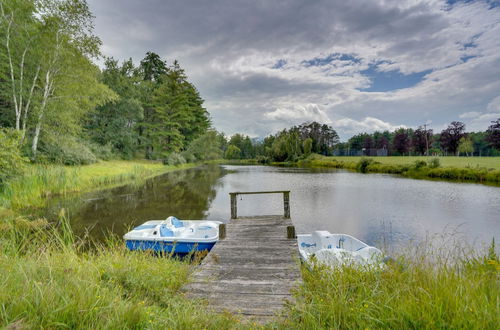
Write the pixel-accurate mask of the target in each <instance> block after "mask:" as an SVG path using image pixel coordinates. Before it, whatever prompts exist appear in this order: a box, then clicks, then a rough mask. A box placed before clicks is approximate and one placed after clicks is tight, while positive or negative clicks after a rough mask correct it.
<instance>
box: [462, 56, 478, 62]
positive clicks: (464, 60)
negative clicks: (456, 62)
mask: <svg viewBox="0 0 500 330" xmlns="http://www.w3.org/2000/svg"><path fill="white" fill-rule="evenodd" d="M475 57H477V56H474V55H465V56H462V57H460V59H461V60H462V62H464V63H465V62H467V61H468V60H470V59H471V58H475Z"/></svg>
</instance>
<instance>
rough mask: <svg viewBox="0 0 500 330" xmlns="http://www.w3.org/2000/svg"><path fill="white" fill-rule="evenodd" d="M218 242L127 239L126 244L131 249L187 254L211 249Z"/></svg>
mask: <svg viewBox="0 0 500 330" xmlns="http://www.w3.org/2000/svg"><path fill="white" fill-rule="evenodd" d="M215 243H216V242H175V241H174V242H171V241H147V240H126V241H125V245H126V246H127V248H128V249H129V250H131V251H136V250H139V251H154V252H167V253H177V254H187V253H192V252H197V251H210V250H211V249H212V247H213V246H214V245H215Z"/></svg>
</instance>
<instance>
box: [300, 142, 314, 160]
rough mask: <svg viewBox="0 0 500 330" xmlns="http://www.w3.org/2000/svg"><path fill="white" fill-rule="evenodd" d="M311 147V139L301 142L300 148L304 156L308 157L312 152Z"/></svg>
mask: <svg viewBox="0 0 500 330" xmlns="http://www.w3.org/2000/svg"><path fill="white" fill-rule="evenodd" d="M312 145H313V139H311V138H307V139H305V140H304V142H302V148H303V150H304V155H306V156H308V155H310V154H311V151H312Z"/></svg>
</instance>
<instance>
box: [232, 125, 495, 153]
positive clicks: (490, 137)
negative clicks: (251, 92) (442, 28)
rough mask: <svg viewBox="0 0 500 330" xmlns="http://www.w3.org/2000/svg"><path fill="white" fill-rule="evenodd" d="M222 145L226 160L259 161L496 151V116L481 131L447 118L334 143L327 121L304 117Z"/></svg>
mask: <svg viewBox="0 0 500 330" xmlns="http://www.w3.org/2000/svg"><path fill="white" fill-rule="evenodd" d="M223 148H225V149H224V150H225V152H224V155H225V158H226V159H251V158H257V159H258V160H260V161H262V162H268V161H278V162H281V161H295V160H297V159H299V158H303V157H306V156H308V155H309V154H311V153H317V154H322V155H326V156H333V155H336V156H377V155H384V156H409V155H420V156H423V155H429V156H431V155H434V156H437V155H443V156H446V155H465V156H472V155H474V156H500V118H499V119H497V120H496V121H493V122H492V123H491V125H490V126H489V127H488V129H487V130H486V131H485V132H470V133H467V132H466V131H465V124H464V123H462V122H458V121H453V122H452V123H450V124H449V125H448V127H447V128H445V129H444V130H442V131H441V132H440V133H437V134H435V133H434V132H433V130H432V129H427V128H426V127H418V128H416V129H411V128H399V129H397V130H395V131H393V132H390V131H383V132H378V131H377V132H374V133H371V134H369V133H360V134H357V135H354V136H352V137H351V138H349V139H348V140H347V141H346V142H339V137H338V134H337V132H336V131H335V130H334V129H333V128H332V127H331V126H328V125H325V124H320V123H317V122H309V123H304V124H301V125H298V126H294V127H291V128H289V129H284V130H282V131H280V132H278V133H277V134H274V135H269V136H268V137H266V138H265V139H263V140H251V139H250V137H248V136H245V135H242V134H235V135H233V136H232V137H231V138H230V139H229V141H228V142H227V144H226V145H225V146H223ZM381 151H384V152H382V153H381Z"/></svg>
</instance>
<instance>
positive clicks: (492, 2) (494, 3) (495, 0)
mask: <svg viewBox="0 0 500 330" xmlns="http://www.w3.org/2000/svg"><path fill="white" fill-rule="evenodd" d="M480 1H482V2H486V3H487V4H488V5H489V6H490V9H493V8H496V7H499V6H500V1H499V0H447V1H446V4H447V5H450V6H453V5H454V4H456V3H459V2H461V3H472V2H480Z"/></svg>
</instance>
